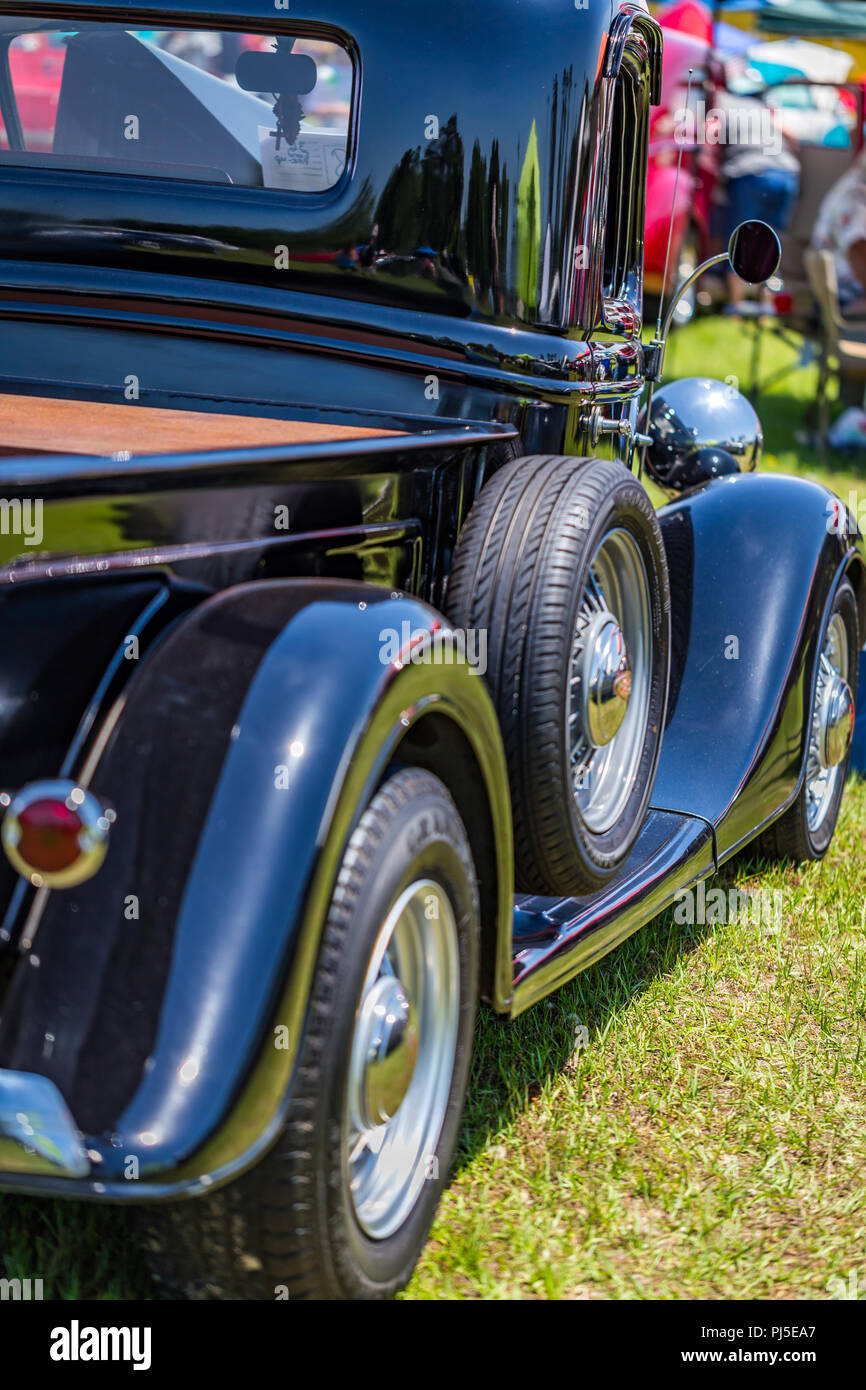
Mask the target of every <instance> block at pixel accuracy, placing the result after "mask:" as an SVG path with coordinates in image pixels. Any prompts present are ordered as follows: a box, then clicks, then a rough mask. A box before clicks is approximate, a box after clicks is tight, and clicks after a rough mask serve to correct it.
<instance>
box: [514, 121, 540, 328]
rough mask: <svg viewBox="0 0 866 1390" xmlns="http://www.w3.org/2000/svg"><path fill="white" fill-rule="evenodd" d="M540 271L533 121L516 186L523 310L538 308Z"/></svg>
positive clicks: (519, 292) (537, 173)
mask: <svg viewBox="0 0 866 1390" xmlns="http://www.w3.org/2000/svg"><path fill="white" fill-rule="evenodd" d="M540 268H541V174H540V171H539V166H538V132H537V130H536V128H535V121H533V122H532V127H531V129H530V131H529V143H528V144H527V147H526V156H525V158H524V160H523V168H522V169H521V171H520V182H519V183H518V185H517V266H516V272H517V285H516V290H517V297H518V299H519V300H520V301H521V302H522V304H523V306H524V310H526V309H529V308H535V306H536V305H537V304H538V278H539V271H540Z"/></svg>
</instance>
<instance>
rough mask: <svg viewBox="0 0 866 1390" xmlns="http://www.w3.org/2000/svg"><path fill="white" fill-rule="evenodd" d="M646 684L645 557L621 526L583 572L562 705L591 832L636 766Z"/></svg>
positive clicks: (618, 807) (608, 821)
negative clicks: (565, 703) (564, 704)
mask: <svg viewBox="0 0 866 1390" xmlns="http://www.w3.org/2000/svg"><path fill="white" fill-rule="evenodd" d="M651 683H652V618H651V612H650V596H649V581H648V579H647V573H646V567H645V565H644V561H643V557H642V556H641V552H640V550H639V548H638V545H637V543H636V541H635V540H634V538H633V536H632V535H631V533H630V532H629V531H627V530H625V529H624V528H623V527H616V528H614V529H612V530H610V531H608V532H607V534H606V535H605V536H604V537H603V538H602V540H601V541H600V543H599V545H598V547H597V549H596V551H595V554H594V555H593V557H592V561H591V563H590V566H589V570H588V572H587V578H586V583H585V585H584V590H583V594H582V595H581V600H580V605H579V608H578V612H577V619H576V623H575V633H574V643H573V647H572V654H571V674H570V677H569V699H568V708H567V720H568V729H567V737H568V747H569V760H570V772H571V779H572V793H573V796H574V799H575V803H576V806H577V810H578V813H579V815H580V816H581V818H582V820H583V822H584V824H585V825H586V826H587V828H588V829H589V830H590V831H593V832H594V833H596V834H603V833H604V832H605V831H607V830H609V829H610V827H611V826H612V825H614V824H615V823H616V821H617V820H618V818H619V817H620V816H621V815H622V813H623V810H624V808H625V806H626V804H627V802H628V800H629V797H630V796H631V793H632V790H633V788H634V785H635V782H636V780H637V778H638V775H639V772H640V765H641V759H642V755H643V749H644V745H645V738H646V725H647V717H648V711H649V705H650V687H651Z"/></svg>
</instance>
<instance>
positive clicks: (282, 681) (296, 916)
mask: <svg viewBox="0 0 866 1390" xmlns="http://www.w3.org/2000/svg"><path fill="white" fill-rule="evenodd" d="M441 624H442V619H441V618H440V617H439V615H437V614H436V613H435V611H434V610H433V609H431V608H429V607H427V606H426V605H424V604H421V603H419V602H417V601H415V600H413V599H411V598H406V597H404V598H397V597H396V596H394V597H389V596H388V593H387V591H384V590H380V589H377V588H373V587H369V586H362V585H346V584H342V583H340V582H339V581H332V582H329V581H320V582H318V583H315V582H314V583H310V582H308V581H300V580H297V581H285V582H278V583H274V584H266V583H260V584H255V585H245V586H240V587H239V588H237V589H234V590H229V591H227V592H225V593H223V594H221V595H219V596H217V597H216V598H214V599H212V600H209V601H207V602H206V603H204V604H202V605H201V607H200V608H198V609H197V610H196V611H195V612H194V613H193V614H192V615H191V616H190V617H189V618H188V619H187V620H186V621H185V622H184V623H183V624H182V625H181V626H179V627H178V628H176V629H175V630H174V632H173V633H172V634H171V635H170V636H169V637H168V638H167V639H166V640H165V641H164V643H163V644H162V646H161V647H159V648H158V649H157V651H156V652H154V654H153V656H152V657H151V658H150V660H149V662H148V665H147V666H146V667H145V668H144V669H143V670H142V671H141V672H139V673H138V674H137V676H136V678H135V680H134V681H133V682H132V685H131V687H130V690H129V692H128V694H127V696H126V707H125V709H124V711H123V713H122V716H121V718H120V719H119V722H118V724H117V727H116V728H115V729H114V732H113V733H112V734H111V736H110V738H109V740H108V743H107V745H106V749H105V754H104V756H103V759H102V762H101V764H100V766H99V767H98V768H96V769H95V771H94V774H93V777H94V785H96V784H98V785H99V788H100V791H101V792H102V794H104V795H106V796H108V797H109V798H111V799H112V800H113V801H114V803H115V805H117V806H118V822H117V831H118V834H119V835H120V834H121V833H122V831H121V827H122V825H123V809H126V810H127V811H129V813H130V816H131V823H132V825H133V826H134V829H135V834H134V835H131V836H129V837H128V842H127V843H126V844H125V845H124V846H123V849H122V851H121V852H120V853H118V850H119V849H120V847H119V846H117V845H113V846H112V851H111V852H110V853H109V856H108V860H107V861H106V868H108V867H109V866H110V865H111V864H112V859H113V858H114V859H115V863H114V866H113V872H112V873H109V874H107V875H106V877H105V878H104V879H103V875H102V874H100V875H98V876H97V878H96V879H94V880H92V881H91V883H90V884H86V885H83V886H82V888H81V889H80V890H78V891H77V892H72V893H67V894H59V893H54V894H53V895H51V898H50V900H49V903H48V906H47V908H46V911H45V914H44V917H43V920H42V922H41V923H40V925H39V932H38V937H37V947H38V950H39V954H40V959H41V966H40V970H39V971H29V972H25V975H24V979H25V984H24V985H23V986H22V987H21V990H20V993H21V996H22V997H21V998H20V999H18V1000H17V1001H16V1003H15V1005H14V1006H13V1008H12V1010H11V1014H10V1018H11V1020H12V1022H11V1023H9V1024H7V1021H6V1019H5V1018H4V1031H5V1034H6V1036H5V1037H2V1036H0V1045H2V1050H0V1066H2V1067H15V1068H18V1069H20V1070H22V1071H31V1072H33V1071H38V1072H42V1073H44V1074H47V1075H49V1076H51V1077H52V1079H53V1080H54V1081H55V1083H56V1084H57V1086H58V1088H59V1090H60V1092H61V1093H62V1095H63V1097H64V1099H65V1100H66V1102H67V1103H68V1105H69V1107H70V1109H71V1111H72V1114H73V1116H74V1117H75V1120H76V1122H77V1123H78V1125H79V1128H81V1129H82V1130H85V1131H86V1132H87V1133H88V1135H89V1137H88V1139H87V1141H86V1145H87V1147H88V1149H90V1150H91V1151H92V1153H93V1155H94V1159H95V1161H94V1164H93V1169H92V1172H91V1174H90V1179H91V1182H93V1181H95V1182H96V1188H95V1190H96V1191H98V1192H99V1193H104V1194H106V1195H110V1196H115V1197H118V1196H120V1197H128V1198H131V1199H136V1198H139V1199H140V1198H143V1197H146V1196H163V1195H176V1194H184V1193H187V1192H195V1191H198V1190H201V1188H202V1187H205V1186H208V1185H210V1184H211V1183H214V1182H220V1181H226V1180H228V1179H229V1178H231V1177H233V1176H235V1175H236V1174H237V1173H239V1172H240V1171H242V1170H243V1168H244V1167H246V1166H248V1165H249V1164H250V1163H252V1162H253V1161H254V1160H255V1159H256V1158H257V1157H258V1156H259V1155H260V1154H261V1153H262V1152H263V1151H264V1150H265V1149H266V1148H267V1146H268V1145H269V1144H270V1143H271V1142H272V1141H273V1139H274V1138H275V1137H276V1135H277V1133H278V1132H279V1128H280V1126H281V1123H282V1118H283V1115H284V1112H285V1108H286V1105H287V1101H288V1096H289V1090H290V1084H291V1078H292V1072H293V1066H294V1062H295V1059H296V1056H297V1050H298V1045H299V1042H300V1040H301V1037H302V1033H303V1028H304V1019H305V1012H306V1003H307V997H308V992H309V986H310V982H311V978H312V973H313V970H314V967H315V961H316V956H317V951H318V945H319V940H320V936H321V931H322V928H323V924H324V920H325V916H326V913H327V908H328V903H329V901H330V897H331V892H332V887H333V883H334V879H335V876H336V873H337V869H338V866H339V862H340V859H341V856H342V852H343V847H344V846H345V844H346V841H347V839H348V837H349V835H350V834H351V832H352V829H353V828H354V825H355V823H356V822H357V820H358V818H359V817H360V815H361V813H362V811H363V808H364V806H365V805H366V804H367V802H368V801H369V799H370V796H371V795H372V793H373V791H374V790H375V787H376V785H377V783H378V782H379V781H380V779H381V777H382V775H383V773H384V771H385V769H386V767H387V765H388V763H389V761H390V760H391V759H392V758H393V757H394V754H395V752H396V750H397V749H398V747H399V745H400V743H401V741H402V740H403V739H404V738H406V736H407V733H408V732H409V731H411V730H413V729H415V728H416V727H417V726H418V724H419V721H422V720H424V719H425V718H427V717H429V715H430V714H431V713H434V712H435V713H436V714H437V715H440V716H444V717H445V718H446V719H448V720H449V721H452V722H453V723H454V725H456V726H457V727H458V728H459V730H460V731H461V735H462V737H463V738H464V740H465V743H466V746H467V748H468V750H470V753H471V757H472V758H473V759H474V760H475V763H476V765H477V772H478V775H479V776H480V778H481V780H482V782H483V785H484V787H485V789H486V793H487V798H488V801H489V804H490V810H491V816H492V819H493V823H494V837H495V842H496V845H497V848H498V851H499V853H498V857H497V861H496V875H497V902H498V904H499V921H498V924H497V928H498V937H499V940H500V941H501V942H502V951H501V956H502V961H501V970H500V980H501V981H504V980H506V979H508V983H509V985H510V979H509V977H508V967H509V965H510V950H509V947H510V918H511V907H512V896H511V895H512V889H513V876H512V863H511V843H512V842H511V822H510V805H509V800H508V781H507V774H506V769H505V762H504V754H503V750H502V745H501V739H500V735H499V729H498V725H497V722H496V717H495V713H494V710H493V706H492V702H491V700H490V697H489V695H488V693H487V691H486V688H485V685H484V682H483V680H482V679H481V678H480V676H479V675H476V674H473V673H472V672H471V671H470V669H469V667H468V666H467V665H466V663H465V662H459V661H458V662H453V663H448V662H445V661H444V660H443V661H442V662H441V663H440V662H438V661H436V660H433V661H430V660H427V661H424V662H422V663H418V664H415V663H413V662H412V660H411V652H410V650H409V649H408V648H406V646H405V644H403V650H402V652H401V653H400V655H401V657H402V660H397V661H393V660H390V661H389V660H388V659H387V656H386V657H385V658H384V659H383V656H382V648H383V640H382V634H383V632H386V631H394V632H396V633H397V634H400V633H401V632H403V631H404V625H407V626H408V630H409V631H412V632H415V633H418V632H425V633H428V634H435V633H436V632H437V630H441ZM433 640H434V641H436V640H439V641H440V642H441V637H440V638H439V639H436V638H435V636H434V639H433ZM256 643H258V644H259V650H258V651H257V652H256V651H255V650H254V649H255V646H256ZM251 649H252V655H251V654H250V653H251ZM244 654H246V655H244ZM444 654H445V655H447V653H444ZM245 661H246V666H245ZM247 666H248V667H249V670H247ZM148 668H150V669H148ZM190 681H191V682H192V684H191V685H190V686H189V689H186V688H184V689H181V688H179V687H185V686H186V685H187V684H188V682H190ZM208 688H210V690H211V699H210V702H209V705H208V706H207V707H204V706H202V707H201V708H198V707H197V699H198V700H203V699H204V694H203V692H204V691H205V690H207V689H208ZM215 710H216V713H215V712H214V711H215ZM220 740H221V743H220ZM220 747H221V748H222V754H221V756H220ZM148 750H149V751H150V752H151V753H152V758H153V759H155V760H156V766H157V771H159V770H162V773H163V777H164V779H165V783H166V785H165V786H163V787H162V788H160V785H159V781H160V779H159V777H157V778H156V780H154V776H153V775H152V774H153V762H152V761H151V764H150V766H149V768H148V771H147V773H145V774H144V775H143V777H142V784H141V785H140V786H139V787H137V788H134V787H130V785H129V782H130V779H132V781H133V782H134V781H135V778H136V766H137V758H140V757H141V756H142V755H146V754H147V752H148ZM217 758H219V766H218V767H217V768H214V767H213V766H212V765H211V763H212V761H213V760H214V759H217ZM184 764H186V765H187V767H188V775H187V776H184ZM181 787H185V794H182V795H179V794H178V792H179V788H181ZM136 790H137V791H138V792H139V793H140V794H141V795H142V798H143V801H144V805H143V807H142V809H141V812H140V814H139V815H137V816H136V815H135V812H134V809H133V806H134V802H135V795H134V792H135V791H136ZM131 793H133V794H131ZM203 793H204V794H203ZM124 798H125V800H126V807H125V808H122V807H121V804H120V803H121V802H123V801H124ZM187 819H189V820H190V821H191V822H192V824H191V825H189V824H187V823H186V822H187ZM178 840H179V841H180V842H182V843H189V844H191V845H192V852H191V854H190V855H189V857H188V858H187V859H186V861H185V862H183V861H182V858H181V856H179V854H178V852H177V849H176V841H178ZM131 896H134V897H135V898H136V899H137V900H138V901H139V903H140V907H141V916H140V918H139V919H138V920H137V921H135V920H133V921H131V922H130V921H126V923H125V930H126V936H127V938H128V937H129V936H132V937H135V936H136V935H138V936H140V935H141V934H142V932H143V933H144V934H145V936H147V935H148V934H150V935H151V937H152V949H153V952H154V953H155V956H156V957H161V958H162V977H161V980H160V970H159V967H160V961H159V960H158V959H156V958H151V957H150V956H149V955H148V951H147V942H146V941H140V942H139V944H138V947H137V949H135V950H132V949H131V948H130V947H129V945H128V943H127V942H125V941H124V931H123V929H122V928H121V929H120V930H118V925H117V924H118V919H119V920H120V921H122V920H123V906H122V904H123V903H125V902H126V901H127V899H129V898H130V897H131ZM100 922H101V923H102V926H103V928H104V930H105V932H106V933H107V934H108V936H109V937H110V938H111V942H110V946H109V945H106V944H105V943H103V944H102V946H101V949H97V950H96V951H95V955H96V961H95V963H94V960H93V957H92V956H91V957H90V958H89V960H88V958H87V957H85V958H84V959H80V960H78V961H77V962H76V959H75V950H74V948H73V947H72V938H73V937H74V936H75V934H76V932H78V933H79V934H80V932H81V929H85V934H86V935H87V937H88V940H89V942H90V943H91V944H93V945H94V946H96V944H97V942H96V938H97V935H98V933H97V931H96V930H95V928H94V924H96V923H100ZM88 926H89V931H88V930H87V929H88ZM112 926H113V930H112ZM78 944H79V947H81V946H85V945H86V944H87V942H82V941H79V943H78ZM136 962H138V969H139V974H138V975H136V972H135V963H136ZM72 975H74V977H75V978H74V980H73V979H72V978H71V976H72ZM151 976H152V978H149V977H151ZM36 977H38V979H39V984H36V983H35V980H36ZM127 991H131V998H127V999H126V1001H125V1002H124V999H123V995H124V994H125V993H126V992H127ZM137 1006H138V1015H139V1016H137V1015H136V1007H137ZM70 1010H72V1012H70ZM148 1010H149V1011H150V1018H149V1020H148V1018H146V1017H144V1016H142V1015H143V1014H146V1013H147V1011H148ZM124 1015H125V1020H126V1022H125V1027H124V1026H121V1024H120V1017H119V1016H124ZM15 1020H17V1021H18V1029H17V1035H16V1024H15ZM46 1031H48V1032H51V1033H52V1036H53V1037H54V1038H55V1039H56V1049H55V1053H53V1054H52V1056H53V1055H58V1056H60V1055H62V1056H63V1058H65V1059H66V1060H65V1061H62V1062H61V1061H59V1060H58V1062H57V1063H56V1064H55V1065H52V1059H51V1057H49V1058H44V1057H42V1056H41V1055H39V1054H40V1049H39V1047H38V1046H37V1042H38V1039H40V1038H44V1036H45V1034H46ZM58 1033H59V1036H58ZM70 1059H74V1060H71V1061H70ZM133 1159H134V1160H135V1161H134V1162H132V1161H131V1160H133ZM130 1174H134V1175H137V1177H138V1179H139V1180H138V1181H137V1182H129V1181H127V1178H128V1176H129V1175H130ZM0 1181H2V1182H3V1183H4V1184H6V1185H10V1184H9V1183H8V1182H7V1176H6V1175H0ZM23 1185H27V1186H29V1187H30V1188H31V1189H32V1190H36V1189H37V1188H38V1187H39V1186H40V1182H39V1181H38V1180H35V1179H31V1180H30V1181H29V1182H24V1183H23ZM68 1185H69V1180H68V1179H56V1180H54V1183H53V1186H54V1188H55V1190H58V1191H59V1190H68ZM75 1186H76V1188H78V1185H77V1184H75Z"/></svg>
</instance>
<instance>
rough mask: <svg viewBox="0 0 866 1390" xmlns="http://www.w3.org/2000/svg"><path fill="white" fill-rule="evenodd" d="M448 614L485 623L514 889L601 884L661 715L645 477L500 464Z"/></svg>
mask: <svg viewBox="0 0 866 1390" xmlns="http://www.w3.org/2000/svg"><path fill="white" fill-rule="evenodd" d="M445 611H446V613H447V615H448V618H449V620H450V622H451V623H452V624H453V626H454V627H455V628H456V629H463V630H465V631H467V632H468V631H476V632H479V633H480V632H483V631H486V643H487V646H486V652H487V669H486V680H487V683H488V686H489V688H490V691H491V694H492V696H493V700H494V703H495V705H496V709H497V713H498V715H499V721H500V726H501V729H502V735H503V740H504V744H505V751H506V756H507V760H508V768H509V776H510V781H511V798H512V809H513V815H514V839H515V858H516V873H517V887H518V889H519V890H520V891H523V892H528V893H539V894H558V895H563V896H574V895H577V894H580V893H582V892H587V891H592V890H595V889H597V888H599V887H600V886H601V885H603V884H604V883H605V882H607V881H608V880H609V879H610V878H612V877H613V875H614V874H615V873H616V871H617V869H618V868H619V867H620V865H621V864H622V863H623V861H624V859H625V858H626V856H627V855H628V853H629V851H630V850H631V848H632V846H633V845H634V842H635V840H636V839H637V837H638V835H639V833H640V829H641V826H642V824H643V821H644V817H645V815H646V810H647V807H648V805H649V799H650V794H651V792H652V786H653V781H654V779H655V774H656V768H657V765H658V758H659V752H660V749H661V739H662V730H663V727H664V717H665V705H666V699H667V686H668V666H669V653H670V591H669V587H668V573H667V565H666V561H665V552H664V546H663V543H662V538H661V532H660V529H659V525H658V521H657V520H656V515H655V511H654V509H653V506H652V503H651V502H650V499H649V497H648V496H647V493H646V490H645V489H644V487H643V486H642V485H641V484H640V482H638V480H637V479H636V478H635V477H634V476H633V474H631V473H630V472H629V471H628V469H627V468H625V467H624V466H623V465H622V464H621V463H617V462H614V461H610V460H602V459H578V458H570V457H559V456H554V457H550V456H533V457H527V458H520V459H516V460H514V462H512V463H509V464H507V465H505V467H503V468H502V469H501V470H500V471H499V472H497V473H496V474H495V475H494V476H493V478H492V479H491V480H490V482H489V483H487V484H486V485H485V487H484V488H483V489H482V491H481V493H480V494H479V496H478V498H477V500H476V502H475V504H474V506H473V507H472V510H471V511H470V513H469V516H468V517H467V519H466V523H465V525H464V526H463V529H462V531H461V533H460V536H459V538H458V543H457V548H456V551H455V556H454V564H453V567H452V570H451V574H450V577H449V581H448V589H447V595H446V602H445Z"/></svg>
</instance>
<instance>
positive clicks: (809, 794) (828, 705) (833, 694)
mask: <svg viewBox="0 0 866 1390" xmlns="http://www.w3.org/2000/svg"><path fill="white" fill-rule="evenodd" d="M847 674H848V629H847V628H846V627H845V623H844V620H843V618H842V616H841V614H839V613H834V614H833V616H832V618H831V619H830V622H829V625H828V627H827V635H826V637H825V638H824V646H823V647H822V649H821V656H820V658H819V662H818V681H817V686H816V690H815V704H814V706H813V708H812V722H811V726H810V729H809V752H808V755H807V759H806V819H807V821H808V824H809V829H810V830H812V831H815V830H817V829H818V827H819V826H820V825H821V823H822V822H823V820H824V819H825V817H826V816H827V813H828V812H829V810H830V807H831V805H832V802H833V796H834V793H835V791H836V787H837V784H838V781H839V776H840V771H841V765H842V763H844V761H845V757H846V755H847V753H848V749H849V748H850V746H851V738H852V736H853V733H854V701H853V698H852V696H851V690H850V687H849V685H848V682H847V680H846V676H847Z"/></svg>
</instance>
